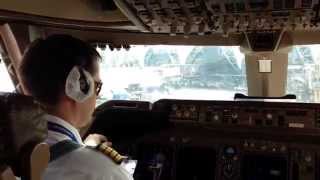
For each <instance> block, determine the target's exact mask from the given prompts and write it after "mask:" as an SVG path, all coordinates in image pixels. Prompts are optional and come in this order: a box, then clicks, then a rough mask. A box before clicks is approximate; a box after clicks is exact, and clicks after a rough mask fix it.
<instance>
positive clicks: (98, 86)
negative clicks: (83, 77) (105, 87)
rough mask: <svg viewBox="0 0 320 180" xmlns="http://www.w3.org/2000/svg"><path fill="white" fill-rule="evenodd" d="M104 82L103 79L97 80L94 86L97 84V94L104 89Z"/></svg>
mask: <svg viewBox="0 0 320 180" xmlns="http://www.w3.org/2000/svg"><path fill="white" fill-rule="evenodd" d="M102 84H103V83H102V82H101V81H95V82H94V86H95V90H96V95H97V96H99V94H100V91H101V89H102Z"/></svg>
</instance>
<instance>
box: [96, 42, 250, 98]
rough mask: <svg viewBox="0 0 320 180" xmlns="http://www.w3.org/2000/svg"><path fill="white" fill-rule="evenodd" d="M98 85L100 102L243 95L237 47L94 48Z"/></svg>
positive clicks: (240, 56)
mask: <svg viewBox="0 0 320 180" xmlns="http://www.w3.org/2000/svg"><path fill="white" fill-rule="evenodd" d="M97 49H98V51H99V53H100V54H101V56H102V57H103V61H102V66H101V67H102V70H101V75H102V80H103V82H104V86H103V89H102V97H101V99H100V101H102V102H103V101H106V100H112V99H114V100H115V99H116V100H144V101H150V102H154V101H157V100H159V99H205V100H232V99H233V97H234V94H235V93H244V94H246V93H247V83H246V71H245V62H244V55H243V54H242V53H241V52H240V48H239V47H233V46H232V47H230V46H229V47H226V46H172V45H149V46H145V45H136V46H132V47H131V48H130V50H129V51H126V50H124V49H121V50H119V51H117V50H114V51H110V50H109V49H108V48H106V49H104V50H103V49H100V48H97Z"/></svg>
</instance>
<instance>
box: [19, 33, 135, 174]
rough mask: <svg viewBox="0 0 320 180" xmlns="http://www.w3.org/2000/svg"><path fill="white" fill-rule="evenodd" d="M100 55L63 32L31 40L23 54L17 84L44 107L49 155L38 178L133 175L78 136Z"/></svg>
mask: <svg viewBox="0 0 320 180" xmlns="http://www.w3.org/2000/svg"><path fill="white" fill-rule="evenodd" d="M100 59H101V57H100V55H99V54H98V52H97V51H96V50H95V49H94V48H93V47H91V46H90V45H89V44H87V43H85V42H83V41H81V40H79V39H76V38H74V37H72V36H69V35H51V36H49V37H47V38H46V39H39V40H36V41H34V42H33V43H32V44H31V45H30V47H29V48H28V50H27V51H26V52H25V54H24V56H23V59H22V62H21V66H20V75H21V77H22V82H23V86H24V87H25V89H26V91H27V93H28V94H30V95H32V96H34V98H35V99H36V100H37V101H39V102H40V104H42V105H43V107H44V108H45V110H46V111H47V115H46V117H45V118H46V119H47V121H48V138H47V143H48V144H49V145H50V152H51V157H50V163H49V167H48V168H47V170H46V172H45V175H44V178H43V179H44V180H57V179H59V180H63V179H66V180H72V179H74V180H82V179H83V180H91V179H92V180H96V179H97V180H98V179H99V180H132V179H133V177H132V175H131V174H129V173H128V171H126V170H125V169H123V168H122V167H121V166H119V165H118V164H117V163H116V162H115V161H114V160H113V159H112V158H111V157H108V156H106V155H105V154H103V153H101V152H99V151H98V150H96V149H94V148H89V147H87V146H85V145H84V142H83V141H82V139H81V136H80V134H79V129H81V128H83V127H85V126H87V125H88V124H89V123H90V121H91V119H92V114H93V111H94V109H95V105H96V98H97V97H98V95H99V92H100V90H101V86H102V83H101V80H100V75H99V61H100ZM95 137H98V136H95ZM96 139H98V141H99V139H100V140H101V138H96Z"/></svg>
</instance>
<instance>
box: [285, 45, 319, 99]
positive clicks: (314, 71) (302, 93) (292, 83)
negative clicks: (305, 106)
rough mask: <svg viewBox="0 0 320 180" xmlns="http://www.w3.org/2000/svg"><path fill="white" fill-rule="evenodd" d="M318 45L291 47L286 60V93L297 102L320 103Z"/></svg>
mask: <svg viewBox="0 0 320 180" xmlns="http://www.w3.org/2000/svg"><path fill="white" fill-rule="evenodd" d="M319 49H320V45H300V46H293V48H292V51H291V52H290V53H289V58H288V78H287V93H288V94H295V95H296V96H297V100H298V101H299V102H311V103H312V102H320V53H319Z"/></svg>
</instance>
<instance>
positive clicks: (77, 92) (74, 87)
mask: <svg viewBox="0 0 320 180" xmlns="http://www.w3.org/2000/svg"><path fill="white" fill-rule="evenodd" d="M81 71H82V73H83V75H82V76H83V77H81ZM81 81H82V83H81ZM81 84H86V86H88V88H87V92H84V90H83V88H81V86H82V85H81ZM93 89H94V81H93V78H92V76H91V74H90V73H89V72H87V71H86V70H84V69H81V70H80V68H79V67H77V66H74V67H73V68H72V69H71V71H70V73H69V74H68V77H67V79H66V84H65V93H66V95H67V96H68V97H69V98H71V99H73V100H75V101H76V102H80V103H82V102H84V101H85V100H86V99H88V98H89V97H91V96H92V95H93V92H94V90H93Z"/></svg>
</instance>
